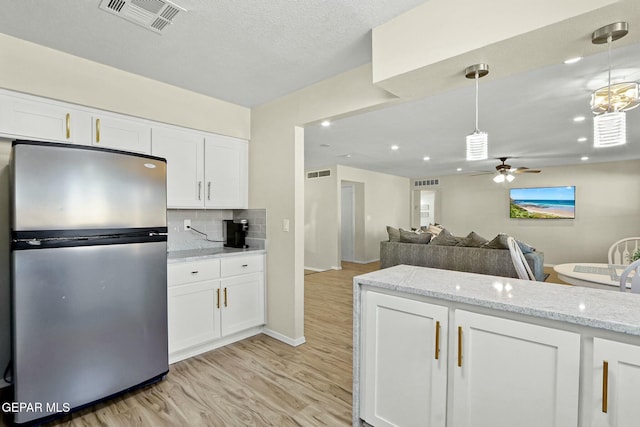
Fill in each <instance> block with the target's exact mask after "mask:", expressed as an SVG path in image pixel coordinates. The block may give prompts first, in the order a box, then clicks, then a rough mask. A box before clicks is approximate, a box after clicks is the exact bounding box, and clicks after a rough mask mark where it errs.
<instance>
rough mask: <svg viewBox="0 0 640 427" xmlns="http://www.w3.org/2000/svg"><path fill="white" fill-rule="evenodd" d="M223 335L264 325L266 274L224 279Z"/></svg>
mask: <svg viewBox="0 0 640 427" xmlns="http://www.w3.org/2000/svg"><path fill="white" fill-rule="evenodd" d="M221 287H222V292H223V297H222V300H223V308H222V335H229V334H233V333H235V332H239V331H243V330H245V329H249V328H252V327H254V326H259V325H263V324H264V274H263V273H254V274H245V275H242V276H236V277H231V278H229V279H222V285H221Z"/></svg>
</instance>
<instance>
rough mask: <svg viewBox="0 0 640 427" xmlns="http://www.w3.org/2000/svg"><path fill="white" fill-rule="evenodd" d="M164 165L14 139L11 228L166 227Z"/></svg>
mask: <svg viewBox="0 0 640 427" xmlns="http://www.w3.org/2000/svg"><path fill="white" fill-rule="evenodd" d="M166 166H167V165H166V162H165V161H164V160H163V159H160V158H157V157H150V156H143V155H135V154H128V153H124V152H118V151H114V150H106V149H96V148H91V147H81V146H71V145H65V144H53V143H37V142H15V143H14V145H13V152H12V159H11V173H12V181H13V193H12V197H13V203H12V206H13V215H12V218H13V224H12V225H13V227H12V229H13V230H14V231H30V230H77V229H113V228H115V229H127V228H151V227H166V224H167V222H166V206H167V200H166V194H165V193H166V178H165V176H166Z"/></svg>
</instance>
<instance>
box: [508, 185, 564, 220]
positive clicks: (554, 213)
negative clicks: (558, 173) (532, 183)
mask: <svg viewBox="0 0 640 427" xmlns="http://www.w3.org/2000/svg"><path fill="white" fill-rule="evenodd" d="M509 199H510V206H509V217H510V218H542V219H573V218H575V217H576V187H575V186H567V187H533V188H511V189H510V190H509Z"/></svg>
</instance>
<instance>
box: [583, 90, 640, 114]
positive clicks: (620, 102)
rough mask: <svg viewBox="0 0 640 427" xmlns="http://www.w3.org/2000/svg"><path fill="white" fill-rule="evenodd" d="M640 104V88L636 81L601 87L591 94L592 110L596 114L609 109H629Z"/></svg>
mask: <svg viewBox="0 0 640 427" xmlns="http://www.w3.org/2000/svg"><path fill="white" fill-rule="evenodd" d="M609 91H611V93H609ZM638 105H640V90H639V85H638V83H636V82H625V83H616V84H612V85H611V86H610V87H609V86H605V87H601V88H600V89H598V90H596V91H595V92H593V94H592V95H591V111H593V113H594V114H602V113H606V112H607V111H612V112H613V111H629V110H632V109H634V108H636V107H637V106H638Z"/></svg>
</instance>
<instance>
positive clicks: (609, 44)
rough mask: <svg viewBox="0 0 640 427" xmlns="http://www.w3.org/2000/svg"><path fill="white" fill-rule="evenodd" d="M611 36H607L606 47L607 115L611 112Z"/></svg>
mask: <svg viewBox="0 0 640 427" xmlns="http://www.w3.org/2000/svg"><path fill="white" fill-rule="evenodd" d="M612 41H613V36H612V35H611V33H609V35H608V36H607V45H608V46H609V86H608V87H607V113H610V112H611V42H612Z"/></svg>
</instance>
